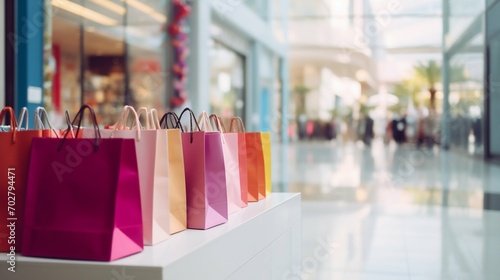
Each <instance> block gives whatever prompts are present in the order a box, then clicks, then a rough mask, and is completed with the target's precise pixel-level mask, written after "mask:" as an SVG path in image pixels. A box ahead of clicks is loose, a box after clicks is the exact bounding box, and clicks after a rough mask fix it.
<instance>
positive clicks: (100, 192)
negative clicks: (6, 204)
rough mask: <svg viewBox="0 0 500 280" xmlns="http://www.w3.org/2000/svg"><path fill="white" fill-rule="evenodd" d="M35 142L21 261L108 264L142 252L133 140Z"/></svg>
mask: <svg viewBox="0 0 500 280" xmlns="http://www.w3.org/2000/svg"><path fill="white" fill-rule="evenodd" d="M85 109H88V110H90V112H91V116H92V121H93V127H94V130H95V131H96V137H95V138H94V139H82V138H77V139H69V138H68V137H67V136H68V134H69V132H68V133H66V135H65V136H64V138H62V139H55V138H35V139H34V140H33V146H32V149H31V157H30V164H29V170H30V172H29V175H28V183H27V193H26V209H25V211H26V212H25V229H24V233H23V242H24V245H23V248H22V254H23V255H26V256H34V257H48V258H64V259H80V260H95V261H111V260H116V259H119V258H121V257H125V256H128V255H131V254H134V253H137V252H140V251H142V249H143V234H142V215H141V200H140V190H139V177H138V168H137V158H136V153H135V145H134V140H133V139H101V137H100V133H99V128H98V126H97V120H96V117H95V114H94V111H93V110H92V108H91V107H89V106H87V105H84V106H82V108H81V109H80V111H79V112H78V114H77V115H76V117H75V121H76V120H78V123H79V124H78V129H77V135H78V131H79V130H80V127H81V122H82V118H83V112H84V111H85Z"/></svg>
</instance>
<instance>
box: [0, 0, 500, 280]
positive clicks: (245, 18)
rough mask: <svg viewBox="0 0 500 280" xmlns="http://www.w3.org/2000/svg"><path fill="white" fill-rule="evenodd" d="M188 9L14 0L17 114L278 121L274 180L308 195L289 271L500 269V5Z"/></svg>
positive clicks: (160, 1)
mask: <svg viewBox="0 0 500 280" xmlns="http://www.w3.org/2000/svg"><path fill="white" fill-rule="evenodd" d="M172 2H174V1H173V0H140V1H139V0H17V1H16V0H5V1H2V3H1V4H0V18H2V19H3V20H1V21H0V33H1V35H2V36H0V39H1V40H3V42H0V61H2V63H0V73H1V75H0V107H3V106H13V107H14V108H16V111H19V110H20V108H21V107H24V106H26V107H28V109H29V110H30V112H33V111H34V110H35V108H36V107H37V106H45V108H47V110H48V112H49V115H50V117H51V120H52V122H53V123H54V124H56V125H58V126H63V123H64V122H65V119H64V111H65V110H68V111H69V112H70V114H71V115H74V114H75V113H76V112H77V111H78V109H79V108H80V106H81V105H82V104H89V105H91V106H93V107H94V108H95V110H96V112H97V114H98V117H99V122H100V123H101V124H103V125H106V124H113V123H114V122H115V121H116V120H117V118H118V116H119V115H120V113H121V111H122V109H123V106H124V105H125V104H128V105H132V106H134V107H137V108H138V107H142V106H146V107H155V108H158V109H159V110H160V111H162V113H163V112H167V111H170V110H174V111H180V110H182V108H183V107H186V106H189V107H191V108H193V109H194V110H195V111H197V112H201V111H207V112H209V113H216V114H219V115H220V116H222V117H223V119H224V120H228V119H230V118H231V117H233V116H239V117H241V118H242V119H243V120H244V122H245V126H246V129H247V131H268V132H271V135H272V142H273V188H274V191H276V192H301V193H302V258H301V259H300V265H301V272H300V273H294V272H293V271H292V272H290V273H288V274H287V275H284V276H283V278H282V279H384V280H388V279H411V280H416V279H419V280H420V279H449V280H452V279H453V280H458V279H460V280H461V279H471V280H476V279H488V280H493V279H500V265H499V264H500V263H499V262H500V261H499V260H500V212H498V211H499V210H500V184H499V182H500V165H499V163H500V127H496V121H498V119H497V117H498V118H500V94H499V93H500V89H499V87H498V86H499V85H500V22H499V21H500V1H497V0H459V1H458V0H454V1H452V0H419V1H409V0H307V1H306V0H272V1H268V0H187V1H186V3H187V4H188V5H189V6H190V8H191V13H190V14H189V17H188V18H187V20H186V22H180V23H176V17H177V15H176V14H175V13H174V11H173V9H172V7H173V3H172ZM176 24H177V25H176ZM176 28H177V29H179V28H180V29H181V30H182V32H180V34H181V35H182V36H184V37H183V40H186V41H187V46H183V45H177V44H178V41H176V39H175V38H173V34H177V35H178V34H179V33H178V30H177V31H176ZM176 32H177V33H176ZM176 53H177V54H179V53H181V56H184V58H185V59H186V61H187V62H186V63H182V62H179V61H178V58H177V57H176V55H175V54H176ZM496 63H499V64H498V67H497V66H496V65H497V64H496ZM497 80H498V81H497ZM179 100H180V101H179ZM495 108H496V109H495ZM495 116H496V117H495ZM320 239H323V240H326V239H328V240H329V241H330V242H333V244H334V246H333V247H332V249H331V251H329V252H328V254H327V255H326V256H323V257H322V258H321V259H316V258H314V256H315V255H314V254H315V250H316V249H317V247H318V244H320V243H318V242H319V241H318V240H320ZM279 279H281V278H279Z"/></svg>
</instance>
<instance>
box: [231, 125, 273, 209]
mask: <svg viewBox="0 0 500 280" xmlns="http://www.w3.org/2000/svg"><path fill="white" fill-rule="evenodd" d="M229 130H230V131H238V132H240V133H244V135H245V147H244V148H240V150H243V151H242V152H243V153H245V155H246V159H247V161H246V163H247V187H248V201H249V202H253V201H259V200H261V199H263V198H265V197H266V173H265V163H264V151H263V149H262V138H261V133H260V132H245V126H244V124H243V121H242V120H241V118H232V119H231V125H230V129H229Z"/></svg>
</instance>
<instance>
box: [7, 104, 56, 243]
mask: <svg viewBox="0 0 500 280" xmlns="http://www.w3.org/2000/svg"><path fill="white" fill-rule="evenodd" d="M7 114H9V115H10V125H9V129H8V131H7V132H0V172H2V174H5V176H6V177H5V178H6V179H2V180H1V182H0V209H1V210H0V252H10V251H17V252H19V251H21V245H22V238H21V236H22V230H23V221H24V219H23V217H24V215H23V213H24V204H25V201H24V199H25V189H26V178H27V177H28V161H29V155H30V150H31V142H32V140H33V138H35V137H42V136H49V135H50V130H26V129H23V130H19V129H18V127H17V121H16V117H15V115H14V110H13V109H12V108H11V107H5V108H4V109H3V110H2V111H1V113H0V124H2V123H3V120H4V118H5V116H6V115H7ZM22 115H24V113H23V114H22ZM26 126H27V123H26ZM12 249H14V250H12Z"/></svg>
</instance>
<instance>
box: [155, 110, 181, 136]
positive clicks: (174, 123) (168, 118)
mask: <svg viewBox="0 0 500 280" xmlns="http://www.w3.org/2000/svg"><path fill="white" fill-rule="evenodd" d="M172 119H173V120H172ZM169 121H170V125H169ZM178 124H179V117H178V116H177V114H176V113H174V112H168V113H165V115H163V117H161V120H160V128H162V129H175V128H180V129H181V131H182V132H184V128H183V127H182V125H180V126H179V125H178ZM170 126H172V127H170Z"/></svg>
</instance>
